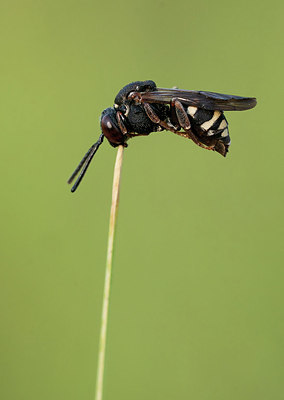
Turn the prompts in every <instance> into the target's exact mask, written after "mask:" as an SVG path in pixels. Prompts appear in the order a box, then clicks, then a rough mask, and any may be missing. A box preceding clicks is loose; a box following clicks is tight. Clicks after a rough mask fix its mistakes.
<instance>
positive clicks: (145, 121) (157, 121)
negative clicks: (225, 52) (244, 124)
mask: <svg viewBox="0 0 284 400" xmlns="http://www.w3.org/2000/svg"><path fill="white" fill-rule="evenodd" d="M255 106H256V99H255V98H254V97H241V96H234V95H227V94H220V93H214V92H204V91H196V90H181V89H177V88H173V89H164V88H157V86H156V83H155V82H153V81H150V80H149V81H136V82H132V83H129V84H128V85H126V86H124V87H123V88H122V89H121V90H120V91H119V93H118V94H117V96H116V97H115V100H114V106H113V107H109V108H107V109H105V110H104V111H103V112H102V115H101V120H100V125H101V131H102V133H101V135H100V137H99V140H98V141H97V142H96V143H95V144H93V145H92V146H91V148H90V149H89V150H88V151H87V153H86V154H85V156H84V157H83V159H82V161H81V162H80V164H79V165H78V167H77V168H76V170H75V171H74V172H73V174H72V175H71V177H70V178H69V180H68V183H71V182H72V181H73V180H74V179H75V177H76V176H77V175H78V173H79V172H80V174H79V177H78V178H77V180H76V182H75V184H74V186H73V187H72V189H71V191H72V192H75V190H76V189H77V187H78V186H79V184H80V182H81V180H82V179H83V177H84V175H85V173H86V171H87V169H88V167H89V165H90V162H91V161H92V158H93V157H94V155H95V153H96V152H97V150H98V148H99V147H100V145H101V144H102V143H103V140H104V137H106V138H107V140H108V141H109V143H110V144H111V146H113V147H117V146H119V145H122V146H124V147H127V141H128V140H129V139H130V138H133V137H136V136H147V135H149V134H150V133H151V132H161V131H163V130H167V131H170V132H173V133H175V134H177V135H179V136H182V137H185V138H188V139H191V140H192V141H193V142H194V143H195V144H197V145H198V146H200V147H202V148H204V149H207V150H213V151H217V152H218V153H220V154H221V155H222V156H224V157H225V156H226V154H227V152H228V150H229V146H230V144H231V140H230V136H229V130H228V121H227V119H226V118H225V116H224V113H223V111H242V110H249V109H251V108H253V107H255Z"/></svg>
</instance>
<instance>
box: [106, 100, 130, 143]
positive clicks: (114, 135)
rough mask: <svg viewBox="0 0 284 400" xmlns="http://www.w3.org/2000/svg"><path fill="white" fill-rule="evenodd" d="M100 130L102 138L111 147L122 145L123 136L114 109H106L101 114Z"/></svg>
mask: <svg viewBox="0 0 284 400" xmlns="http://www.w3.org/2000/svg"><path fill="white" fill-rule="evenodd" d="M101 128H102V132H103V134H104V136H105V137H106V138H107V140H108V141H109V143H110V144H111V145H112V146H113V147H117V146H119V145H120V144H124V140H125V136H124V135H123V133H122V132H121V130H120V128H119V125H118V122H117V118H116V110H115V109H114V108H107V109H106V110H104V111H103V112H102V116H101Z"/></svg>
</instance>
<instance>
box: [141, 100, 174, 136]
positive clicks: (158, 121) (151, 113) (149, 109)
mask: <svg viewBox="0 0 284 400" xmlns="http://www.w3.org/2000/svg"><path fill="white" fill-rule="evenodd" d="M142 105H143V107H144V110H145V112H146V114H147V116H148V118H149V119H150V120H151V121H152V122H154V123H155V124H157V125H160V126H161V127H163V128H164V129H166V130H167V131H171V132H173V133H177V129H176V128H175V127H174V126H173V125H172V124H169V123H168V122H166V121H162V120H161V119H160V118H159V117H158V115H157V114H156V113H155V111H154V110H153V108H152V107H151V106H150V104H149V103H142Z"/></svg>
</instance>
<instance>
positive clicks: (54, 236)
mask: <svg viewBox="0 0 284 400" xmlns="http://www.w3.org/2000/svg"><path fill="white" fill-rule="evenodd" d="M0 11H1V16H0V18H1V23H0V33H1V35H0V41H1V61H0V63H1V71H0V72H1V73H0V80H1V86H0V87H1V90H0V101H1V107H0V131H1V164H2V166H1V171H2V177H1V188H2V190H1V212H2V215H1V227H2V236H1V276H2V277H1V292H0V293H1V303H0V304H1V350H2V351H1V385H0V397H1V399H5V400H14V399H15V400H16V399H17V400H19V399H23V400H26V399H29V400H33V399H41V400H51V399H52V400H56V399H69V400H72V399H74V400H75V399H76V400H77V399H84V400H89V399H90V400H91V399H93V396H94V389H95V376H96V363H97V349H98V335H99V324H100V313H101V302H102V291H103V281H104V269H105V257H106V242H107V231H108V217H109V209H110V196H111V185H112V172H113V166H114V160H115V154H116V150H114V149H113V148H111V147H110V146H109V145H108V143H107V142H105V143H104V145H103V146H102V147H101V149H100V151H99V152H98V154H97V155H96V157H95V159H94V161H93V163H92V165H91V168H90V170H89V171H88V174H87V175H86V178H85V179H84V182H83V184H82V185H81V187H80V189H79V190H78V192H76V194H71V193H70V187H68V186H67V184H66V180H67V178H68V177H69V175H70V173H71V172H72V171H73V169H74V168H75V166H76V165H77V163H78V162H79V160H80V159H81V157H82V155H83V154H84V153H85V151H86V150H87V149H88V148H89V146H90V145H91V144H92V143H93V142H94V141H96V140H97V138H98V135H99V134H100V129H99V117H100V114H101V111H102V110H103V109H104V108H106V107H109V106H112V104H113V100H114V97H115V95H116V94H117V92H118V91H119V90H120V89H121V88H122V87H123V86H124V85H125V84H127V83H129V82H131V81H134V80H144V79H153V80H155V81H156V83H157V84H158V86H162V87H172V86H174V85H177V86H178V87H180V88H184V89H200V90H211V91H218V92H223V93H231V94H237V95H244V96H256V97H257V98H258V106H257V108H256V109H254V110H252V111H247V112H242V113H237V112H236V113H227V114H226V116H227V117H228V119H229V124H230V133H231V137H232V146H231V149H230V153H229V155H228V157H227V158H226V159H223V158H222V157H221V156H220V155H218V154H217V153H213V152H208V151H205V150H202V149H200V148H198V147H197V146H195V145H194V144H193V143H192V142H190V141H189V140H185V139H182V138H180V137H177V136H175V135H173V134H171V133H161V134H153V135H151V136H149V137H148V138H137V139H135V140H133V141H131V142H130V143H129V144H130V145H129V148H128V149H127V150H126V151H125V158H124V165H123V176H122V187H121V197H120V200H121V202H120V210H119V221H118V229H117V236H116V238H117V241H116V251H115V259H114V277H113V285H112V299H111V315H110V324H109V336H108V349H107V359H106V379H105V392H104V394H105V397H104V399H105V400H107V399H121V400H132V399H137V400H140V399H141V400H145V399H147V400H157V399H163V400H170V399H194V400H207V399H208V400H209V399H210V400H215V399H216V400H227V399H231V400H234V399H242V400H246V399H249V400H252V399H255V400H264V399H282V398H283V396H284V390H283V287H282V286H283V258H282V259H281V257H282V256H283V239H282V238H281V233H282V222H283V220H282V209H283V186H282V184H283V182H282V176H283V172H282V170H281V169H282V167H283V164H282V153H283V150H282V148H283V145H284V140H283V137H284V135H283V132H282V130H283V127H282V125H283V96H282V94H283V84H282V82H283V11H284V7H283V2H282V1H270V2H260V1H250V0H247V1H235V2H233V1H232V2H228V1H214V2H213V1H209V0H205V1H185V0H183V1H182V0H181V1H180V0H177V1H174V2H171V1H166V0H159V1H156V0H152V1H150V0H146V1H143V2H135V1H121V2H96V1H95V0H92V1H91V0H82V1H74V0H69V1H67V0H65V1H63V0H56V1H51V0H50V1H48V0H47V1H43V0H29V1H28V0H27V1H20V0H18V1H13V0H9V1H8V0H6V1H5V0H2V1H1V5H0Z"/></svg>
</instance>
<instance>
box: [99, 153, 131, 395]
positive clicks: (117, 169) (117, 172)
mask: <svg viewBox="0 0 284 400" xmlns="http://www.w3.org/2000/svg"><path fill="white" fill-rule="evenodd" d="M123 149H124V147H123V146H119V147H118V151H117V156H116V161H115V166H114V174H113V185H112V202H111V210H110V221H109V234H108V247H107V261H106V275H105V286H104V295H103V309H102V322H101V333H100V344H99V359H98V371H97V385H96V397H95V400H102V398H103V383H104V365H105V353H106V337H107V323H108V313H109V298H110V285H111V271H112V258H113V244H114V234H115V224H116V218H117V211H118V200H119V186H120V176H121V167H122V159H123Z"/></svg>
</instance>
